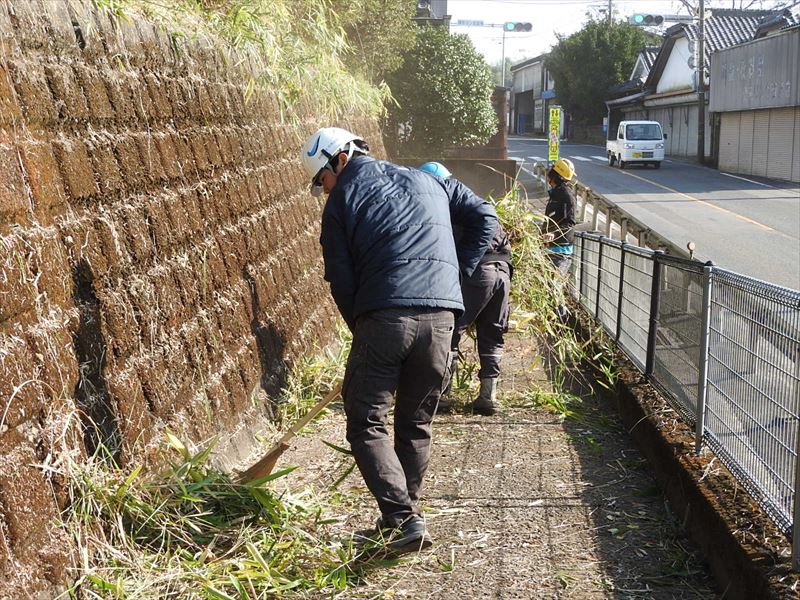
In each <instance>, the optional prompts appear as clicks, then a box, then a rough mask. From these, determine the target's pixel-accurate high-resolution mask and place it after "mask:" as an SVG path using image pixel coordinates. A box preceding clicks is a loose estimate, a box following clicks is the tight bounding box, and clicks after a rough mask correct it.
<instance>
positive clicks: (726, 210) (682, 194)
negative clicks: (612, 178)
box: [620, 171, 775, 231]
mask: <svg viewBox="0 0 800 600" xmlns="http://www.w3.org/2000/svg"><path fill="white" fill-rule="evenodd" d="M620 173H622V174H623V175H628V176H629V177H633V178H635V179H639V180H640V181H644V182H646V183H649V184H650V185H654V186H656V187H659V188H661V189H663V190H667V191H668V192H672V193H673V194H678V195H679V196H683V197H684V198H688V199H689V200H692V201H694V202H698V203H700V204H703V205H705V206H708V207H710V208H715V209H717V210H719V211H722V212H724V213H727V214H729V215H731V216H733V217H736V218H737V219H741V220H742V221H746V222H747V223H750V224H751V225H757V226H758V227H761V228H762V229H765V230H766V231H775V230H774V229H773V228H772V227H770V226H769V225H764V224H763V223H759V222H758V221H754V220H753V219H750V218H749V217H745V216H743V215H740V214H738V213H735V212H733V211H731V210H728V209H727V208H722V207H721V206H717V205H716V204H712V203H711V202H707V201H706V200H700V198H695V197H694V196H690V195H689V194H684V193H683V192H679V191H678V190H675V189H672V188H671V187H667V186H666V185H661V184H660V183H656V182H655V181H652V180H650V179H647V178H646V177H639V176H638V175H634V174H633V173H629V172H627V171H620Z"/></svg>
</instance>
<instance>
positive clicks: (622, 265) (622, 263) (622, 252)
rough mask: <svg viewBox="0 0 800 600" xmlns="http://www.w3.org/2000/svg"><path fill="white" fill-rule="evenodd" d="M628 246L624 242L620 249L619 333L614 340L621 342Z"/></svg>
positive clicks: (623, 241)
mask: <svg viewBox="0 0 800 600" xmlns="http://www.w3.org/2000/svg"><path fill="white" fill-rule="evenodd" d="M627 245H628V244H627V243H626V242H625V239H624V238H623V240H622V247H621V248H620V249H619V289H618V291H617V333H616V335H615V336H614V339H615V340H616V341H617V342H619V336H620V335H621V334H622V292H623V289H624V284H625V246H627Z"/></svg>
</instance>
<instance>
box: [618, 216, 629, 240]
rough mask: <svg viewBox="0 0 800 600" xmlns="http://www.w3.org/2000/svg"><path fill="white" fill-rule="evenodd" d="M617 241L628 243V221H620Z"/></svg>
mask: <svg viewBox="0 0 800 600" xmlns="http://www.w3.org/2000/svg"><path fill="white" fill-rule="evenodd" d="M619 239H621V240H622V241H623V242H627V241H628V219H620V223H619Z"/></svg>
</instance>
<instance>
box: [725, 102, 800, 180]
mask: <svg viewBox="0 0 800 600" xmlns="http://www.w3.org/2000/svg"><path fill="white" fill-rule="evenodd" d="M719 169H720V170H721V171H731V172H733V173H741V174H743V175H759V176H762V177H770V178H772V179H783V180H788V181H798V182H800V106H797V107H789V108H773V109H765V110H754V111H742V112H727V113H723V114H722V119H721V122H720V142H719Z"/></svg>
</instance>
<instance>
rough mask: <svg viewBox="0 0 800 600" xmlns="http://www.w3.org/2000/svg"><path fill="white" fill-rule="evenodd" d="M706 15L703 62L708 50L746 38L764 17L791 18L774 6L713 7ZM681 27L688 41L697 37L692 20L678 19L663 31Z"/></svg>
mask: <svg viewBox="0 0 800 600" xmlns="http://www.w3.org/2000/svg"><path fill="white" fill-rule="evenodd" d="M709 13H710V14H709V15H708V16H707V17H706V44H705V50H706V51H705V54H706V63H708V62H709V59H710V58H711V53H712V52H715V51H716V50H723V49H724V48H730V47H731V46H736V45H737V44H742V43H744V42H748V41H750V40H752V39H753V38H754V37H755V33H756V31H757V30H758V29H759V26H761V25H762V23H764V22H766V21H772V20H774V19H778V18H781V17H786V15H788V18H790V19H793V17H792V15H791V13H789V11H788V10H787V11H774V10H736V9H721V8H716V9H713V10H710V11H709ZM681 29H683V31H685V32H686V37H687V38H688V39H689V40H690V41H691V42H696V41H697V25H696V24H695V23H679V24H678V25H674V26H672V27H670V28H669V29H668V30H667V32H666V35H669V34H671V33H677V32H678V31H679V30H681Z"/></svg>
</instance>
